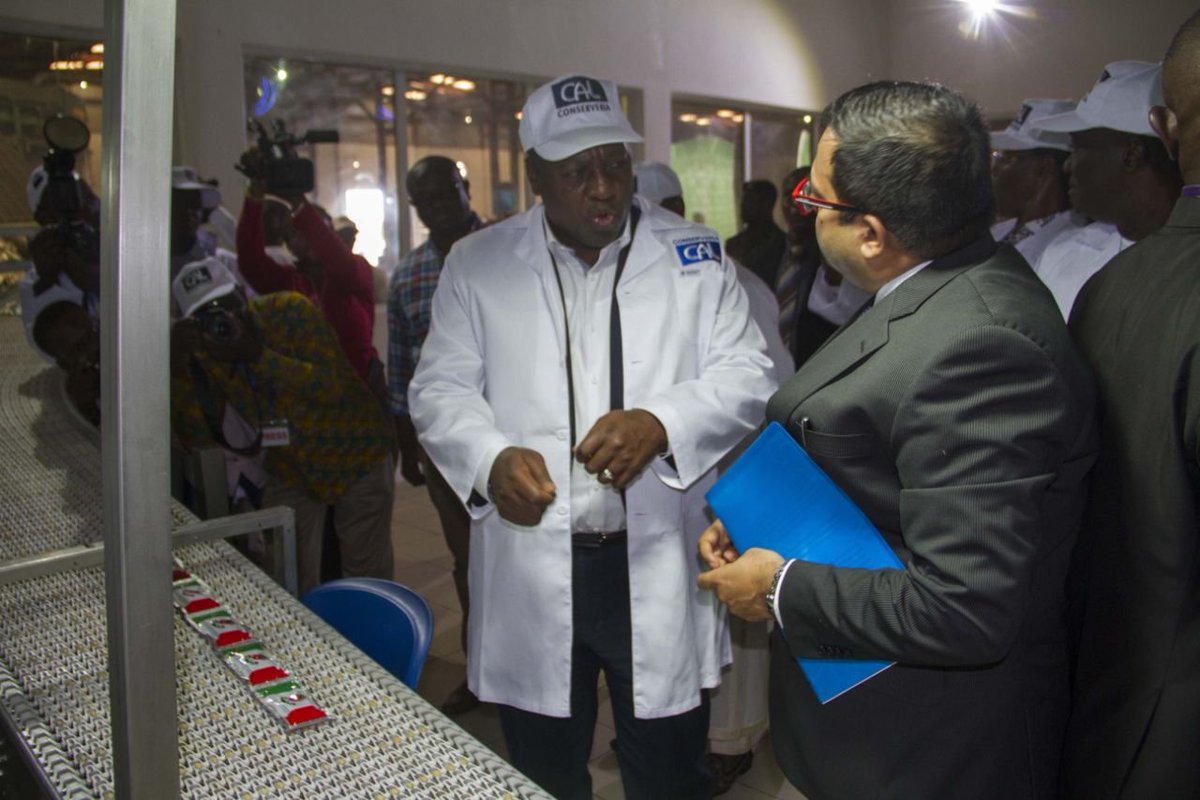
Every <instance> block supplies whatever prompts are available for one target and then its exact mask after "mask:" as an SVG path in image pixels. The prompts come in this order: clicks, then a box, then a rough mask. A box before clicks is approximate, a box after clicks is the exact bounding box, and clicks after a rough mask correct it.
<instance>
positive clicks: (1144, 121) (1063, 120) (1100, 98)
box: [1038, 61, 1163, 136]
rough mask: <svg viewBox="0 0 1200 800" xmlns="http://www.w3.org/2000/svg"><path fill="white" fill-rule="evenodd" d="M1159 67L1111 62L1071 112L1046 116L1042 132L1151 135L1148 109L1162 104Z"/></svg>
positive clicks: (1136, 63) (1132, 62)
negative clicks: (1100, 130)
mask: <svg viewBox="0 0 1200 800" xmlns="http://www.w3.org/2000/svg"><path fill="white" fill-rule="evenodd" d="M1162 102H1163V96H1162V65H1161V64H1152V63H1150V62H1149V61H1114V62H1112V63H1111V64H1109V65H1107V66H1106V67H1105V68H1104V72H1102V73H1100V79H1099V80H1098V81H1096V85H1095V86H1093V87H1092V90H1091V91H1090V92H1088V93H1087V96H1085V97H1084V98H1083V99H1082V100H1080V101H1079V105H1077V106H1075V110H1074V111H1069V112H1067V113H1066V114H1056V115H1054V116H1051V117H1046V118H1044V119H1042V121H1041V122H1039V123H1038V126H1039V127H1040V128H1041V129H1042V130H1044V131H1062V132H1064V133H1075V132H1078V131H1086V130H1088V129H1090V128H1109V129H1111V130H1114V131H1121V132H1122V133H1133V134H1137V135H1139V136H1154V135H1155V133H1154V129H1153V128H1151V127H1150V107H1151V106H1157V105H1162Z"/></svg>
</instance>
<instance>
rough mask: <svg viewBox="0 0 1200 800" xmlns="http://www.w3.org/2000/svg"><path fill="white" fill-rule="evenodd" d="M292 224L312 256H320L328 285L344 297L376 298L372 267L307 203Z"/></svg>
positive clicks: (318, 259)
mask: <svg viewBox="0 0 1200 800" xmlns="http://www.w3.org/2000/svg"><path fill="white" fill-rule="evenodd" d="M292 225H294V226H295V228H296V230H297V231H299V232H300V235H301V236H303V237H304V240H305V241H306V242H308V246H309V247H311V248H312V250H313V255H315V256H316V257H317V261H318V262H320V264H321V267H322V268H323V269H324V270H325V281H326V285H329V281H333V282H334V283H335V284H336V285H338V286H339V287H343V288H340V289H339V291H341V292H344V293H345V294H356V293H364V292H365V293H366V295H367V297H369V298H374V296H375V279H374V276H373V275H372V273H371V265H370V264H368V263H367V261H366V259H364V258H363V257H362V256H356V255H354V253H352V252H350V248H348V247H346V243H345V242H343V241H342V240H341V239H339V238H338V235H337V233H336V232H335V231H334V230H333V228H331V227H329V226H328V225H327V224H325V219H324V218H323V217H322V216H321V215H320V214H319V213H318V212H317V210H316V209H315V208H313V207H312V206H311V205H309V204H308V203H305V204H304V207H303V208H301V209H300V210H299V211H298V212H296V216H295V217H294V218H293V219H292Z"/></svg>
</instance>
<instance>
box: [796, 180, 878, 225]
mask: <svg viewBox="0 0 1200 800" xmlns="http://www.w3.org/2000/svg"><path fill="white" fill-rule="evenodd" d="M807 188H808V177H807V176H806V177H804V178H801V179H800V182H799V183H797V184H796V188H795V189H792V202H793V203H794V204H795V205H796V209H797V210H798V211H799V212H800V213H801V214H803V215H805V216H808V215H809V214H815V213H817V209H819V208H824V209H827V210H829V211H846V212H848V213H851V214H864V213H866V212H864V211H863V210H862V209H861V208H855V207H854V206H848V205H846V204H845V203H837V202H834V201H833V200H826V199H825V198H823V197H814V196H813V195H811V194H808V193H807V192H805V191H804V190H805V189H807Z"/></svg>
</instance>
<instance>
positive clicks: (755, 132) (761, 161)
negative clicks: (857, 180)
mask: <svg viewBox="0 0 1200 800" xmlns="http://www.w3.org/2000/svg"><path fill="white" fill-rule="evenodd" d="M748 116H749V121H750V178H751V179H752V180H759V179H761V180H767V181H770V182H771V183H773V184H774V185H775V188H776V189H778V188H779V184H780V182H781V181H782V180H783V176H784V175H787V174H788V173H789V172H791V171H792V170H793V169H795V168H796V167H797V166H800V165H807V164H811V163H812V149H813V141H812V123H813V117H812V115H811V114H805V113H800V114H797V113H794V112H786V111H752V112H750V113H749V114H748ZM775 221H776V222H777V223H778V224H779V226H780V227H781V228H782V227H786V225H787V221H786V220H785V219H784V218H783V214H782V212H781V211H780V208H779V204H778V203H776V204H775Z"/></svg>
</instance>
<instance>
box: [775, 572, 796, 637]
mask: <svg viewBox="0 0 1200 800" xmlns="http://www.w3.org/2000/svg"><path fill="white" fill-rule="evenodd" d="M795 563H796V559H794V558H789V559H788V560H787V561H785V562H784V564H783V569H782V570H781V571H780V573H779V582H778V583H777V584H775V597H774V598H773V599H772V602H771V613H772V614H773V615H774V616H775V624H776V625H778V626H779V630H780V631H782V630H783V615H782V614H781V613H780V611H779V600H780V598H782V597H783V582H784V581H786V580H787V574H788V570H790V569H791V568H792V564H795Z"/></svg>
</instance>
